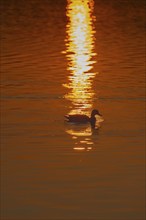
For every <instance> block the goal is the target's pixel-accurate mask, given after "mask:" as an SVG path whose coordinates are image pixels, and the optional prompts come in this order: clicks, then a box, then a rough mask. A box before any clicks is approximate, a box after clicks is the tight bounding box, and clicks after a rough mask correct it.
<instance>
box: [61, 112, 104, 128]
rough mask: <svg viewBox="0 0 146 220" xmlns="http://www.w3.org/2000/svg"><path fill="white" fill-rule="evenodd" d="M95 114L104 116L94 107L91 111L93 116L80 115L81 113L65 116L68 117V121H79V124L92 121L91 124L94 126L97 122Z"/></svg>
mask: <svg viewBox="0 0 146 220" xmlns="http://www.w3.org/2000/svg"><path fill="white" fill-rule="evenodd" d="M95 115H99V116H102V115H101V114H100V113H99V111H98V110H96V109H94V110H92V112H91V117H89V116H87V115H80V114H75V115H65V116H64V117H65V118H66V119H67V122H72V123H79V124H83V123H90V124H91V126H92V127H93V128H94V127H95V123H96V118H95Z"/></svg>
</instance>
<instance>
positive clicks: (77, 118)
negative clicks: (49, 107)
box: [65, 115, 90, 123]
mask: <svg viewBox="0 0 146 220" xmlns="http://www.w3.org/2000/svg"><path fill="white" fill-rule="evenodd" d="M65 117H66V118H67V119H68V121H69V122H75V123H87V122H90V118H89V117H88V116H87V115H66V116H65Z"/></svg>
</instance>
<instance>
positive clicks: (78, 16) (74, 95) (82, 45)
mask: <svg viewBox="0 0 146 220" xmlns="http://www.w3.org/2000/svg"><path fill="white" fill-rule="evenodd" d="M93 10H94V1H93V0H84V1H82V0H68V1H67V10H66V16H67V19H68V23H67V26H66V40H65V42H66V51H65V54H66V57H67V61H68V66H67V70H68V72H69V76H68V81H67V83H66V84H64V85H63V86H65V87H67V88H68V91H69V92H68V93H67V94H66V95H65V98H66V99H67V100H69V101H70V102H71V104H70V112H69V114H87V115H90V112H91V109H92V107H93V100H94V95H95V93H94V89H93V85H92V84H93V80H94V78H95V76H96V74H97V73H96V72H94V71H93V67H94V64H95V63H96V55H97V54H96V53H95V51H94V44H95V36H94V35H95V29H94V21H95V16H94V15H93ZM67 133H69V134H71V135H72V136H73V137H79V136H80V137H81V136H82V137H84V140H82V142H81V144H85V143H86V144H89V143H90V144H91V140H86V137H88V136H91V135H92V130H91V128H85V129H84V130H82V129H81V130H78V131H74V130H73V129H69V130H67ZM88 139H89V138H88ZM79 148H80V150H81V149H82V150H83V149H84V147H79ZM75 149H77V147H75Z"/></svg>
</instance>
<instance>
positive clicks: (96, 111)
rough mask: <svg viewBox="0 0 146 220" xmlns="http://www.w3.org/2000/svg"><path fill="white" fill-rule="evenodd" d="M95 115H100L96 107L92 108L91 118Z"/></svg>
mask: <svg viewBox="0 0 146 220" xmlns="http://www.w3.org/2000/svg"><path fill="white" fill-rule="evenodd" d="M95 115H99V116H102V115H101V114H100V113H99V111H98V110H97V109H93V110H92V112H91V118H92V117H94V116H95Z"/></svg>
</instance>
